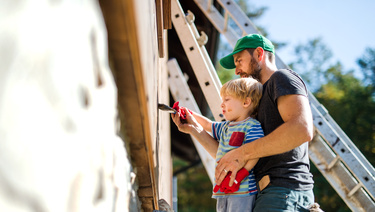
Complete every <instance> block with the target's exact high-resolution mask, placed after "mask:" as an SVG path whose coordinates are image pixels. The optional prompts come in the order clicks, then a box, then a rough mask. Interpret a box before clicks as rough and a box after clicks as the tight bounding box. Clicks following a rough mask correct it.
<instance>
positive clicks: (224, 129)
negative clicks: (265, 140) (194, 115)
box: [212, 117, 264, 198]
mask: <svg viewBox="0 0 375 212" xmlns="http://www.w3.org/2000/svg"><path fill="white" fill-rule="evenodd" d="M212 135H213V137H214V139H216V140H218V141H219V147H218V150H217V153H216V162H218V161H219V160H220V159H221V158H222V157H223V156H224V155H225V154H226V153H227V152H229V151H230V150H232V149H236V148H238V147H240V146H241V145H242V144H246V143H250V142H252V141H254V140H256V139H258V138H261V137H263V136H264V133H263V129H262V127H261V124H260V122H259V121H257V120H255V119H253V118H251V117H248V118H247V119H245V120H243V121H239V122H231V121H225V122H213V123H212ZM216 165H217V163H216ZM216 165H215V168H216ZM215 185H216V184H215ZM215 185H214V187H215ZM256 193H257V188H256V181H255V177H254V172H253V170H250V174H249V176H248V177H246V178H245V179H244V180H243V181H242V182H241V185H240V189H239V190H238V191H236V192H234V193H230V194H225V193H224V192H220V191H218V192H216V193H213V195H212V197H213V198H220V197H223V196H229V195H230V196H249V195H253V194H256Z"/></svg>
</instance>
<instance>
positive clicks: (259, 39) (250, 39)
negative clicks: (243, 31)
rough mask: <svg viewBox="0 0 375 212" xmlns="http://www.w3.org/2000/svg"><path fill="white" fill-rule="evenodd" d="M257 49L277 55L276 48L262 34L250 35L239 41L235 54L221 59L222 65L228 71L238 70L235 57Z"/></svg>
mask: <svg viewBox="0 0 375 212" xmlns="http://www.w3.org/2000/svg"><path fill="white" fill-rule="evenodd" d="M257 47H262V48H263V49H264V50H266V51H269V52H272V53H274V54H275V47H274V46H273V44H272V43H271V41H270V40H268V39H267V38H265V37H263V35H260V34H249V35H246V36H244V37H242V38H240V39H238V41H237V43H236V46H235V47H234V50H233V52H232V53H230V54H229V55H227V56H225V57H223V58H221V60H220V65H221V66H223V67H224V68H226V69H233V68H236V66H235V65H234V59H233V55H234V54H237V53H238V52H240V51H242V50H245V49H255V48H257Z"/></svg>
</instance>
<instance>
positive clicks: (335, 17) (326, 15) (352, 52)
mask: <svg viewBox="0 0 375 212" xmlns="http://www.w3.org/2000/svg"><path fill="white" fill-rule="evenodd" d="M249 2H250V5H253V6H255V7H260V6H266V7H268V10H267V11H266V12H265V14H264V15H263V16H262V17H260V18H259V19H257V20H255V23H256V24H258V25H261V26H263V27H264V28H265V29H266V30H267V31H268V38H269V39H271V40H275V41H278V42H287V43H289V45H288V47H286V48H283V49H281V50H280V51H278V52H277V54H278V55H279V56H280V57H281V59H282V60H283V61H284V62H286V63H289V62H291V61H292V60H293V49H294V47H295V46H296V45H298V44H302V43H307V41H308V40H311V39H313V38H317V37H321V38H322V40H323V42H324V43H325V44H326V45H327V47H328V48H329V49H330V50H331V51H332V53H333V61H338V60H339V61H340V62H341V63H342V64H343V65H344V70H349V69H356V70H359V68H358V66H357V65H356V60H357V59H358V58H359V57H361V56H362V55H363V53H364V52H365V49H366V47H371V48H375V1H372V0H341V1H340V0H314V1H312V0H309V1H298V0H282V1H281V0H249Z"/></svg>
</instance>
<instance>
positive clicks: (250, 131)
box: [172, 78, 264, 212]
mask: <svg viewBox="0 0 375 212" xmlns="http://www.w3.org/2000/svg"><path fill="white" fill-rule="evenodd" d="M262 88H263V86H262V84H260V83H259V82H258V81H256V80H254V79H252V78H240V79H234V80H230V81H228V82H227V83H225V84H224V85H223V87H222V88H221V90H220V96H221V98H222V103H221V108H222V110H223V115H224V116H225V118H226V120H227V121H224V122H212V121H211V120H209V119H207V118H206V117H204V116H201V115H198V114H196V113H191V111H190V110H188V109H186V108H183V107H178V106H177V105H174V108H175V109H177V111H178V112H179V113H178V114H172V119H173V122H174V123H175V124H176V125H177V127H178V129H179V130H180V131H181V132H185V133H188V134H191V135H192V136H194V137H195V138H196V139H197V140H198V141H199V142H200V143H201V144H202V146H203V147H204V148H205V149H206V150H207V151H208V152H209V153H210V155H211V156H212V157H216V162H218V161H219V160H220V158H221V157H223V155H225V154H226V153H227V152H229V151H230V150H232V149H235V148H238V147H239V146H241V145H242V144H244V143H249V142H251V141H254V140H256V139H258V138H260V137H263V135H264V134H263V130H262V128H261V125H260V123H259V122H258V121H257V120H255V119H254V117H255V116H256V113H257V110H258V104H259V101H260V98H261V97H262ZM207 132H211V133H212V136H213V137H212V136H211V135H209V134H208V133H207ZM217 140H218V141H219V142H217ZM256 162H257V161H249V162H248V163H247V164H246V165H245V167H244V168H242V169H241V170H239V171H238V172H237V175H236V176H235V183H234V184H233V185H232V186H229V181H230V177H231V172H230V171H229V172H228V171H226V170H225V169H224V171H225V172H227V175H226V177H225V179H224V180H223V182H222V183H221V185H214V191H213V195H212V197H213V198H216V199H217V206H216V209H217V211H230V212H233V211H252V208H253V205H254V202H255V194H256V193H257V189H256V182H255V177H254V174H253V171H252V169H253V167H254V166H255V164H256Z"/></svg>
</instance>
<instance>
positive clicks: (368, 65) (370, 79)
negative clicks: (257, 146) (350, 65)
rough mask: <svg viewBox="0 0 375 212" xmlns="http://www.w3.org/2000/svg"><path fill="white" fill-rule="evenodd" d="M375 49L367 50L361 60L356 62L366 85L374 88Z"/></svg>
mask: <svg viewBox="0 0 375 212" xmlns="http://www.w3.org/2000/svg"><path fill="white" fill-rule="evenodd" d="M374 58H375V49H373V48H367V49H366V50H365V53H364V54H363V56H362V57H361V58H359V59H358V60H357V63H358V65H359V67H360V68H361V71H362V73H363V75H364V80H365V82H366V83H369V84H372V87H374V86H375V59H374Z"/></svg>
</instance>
